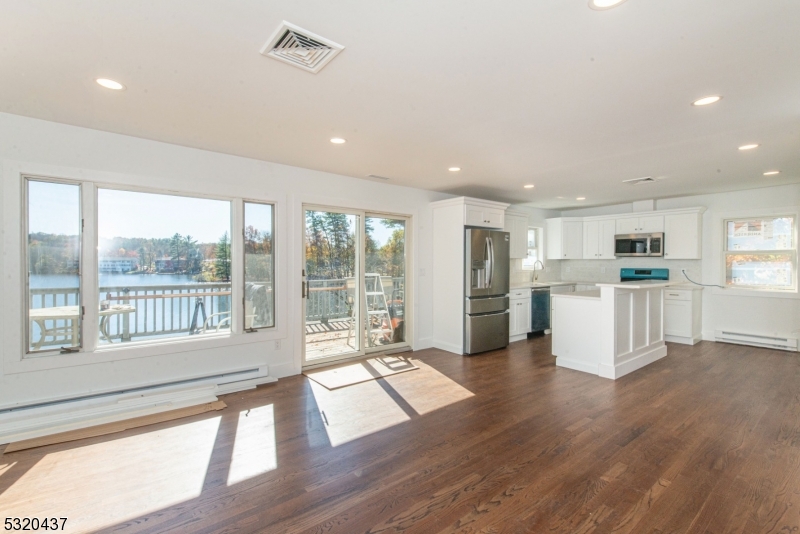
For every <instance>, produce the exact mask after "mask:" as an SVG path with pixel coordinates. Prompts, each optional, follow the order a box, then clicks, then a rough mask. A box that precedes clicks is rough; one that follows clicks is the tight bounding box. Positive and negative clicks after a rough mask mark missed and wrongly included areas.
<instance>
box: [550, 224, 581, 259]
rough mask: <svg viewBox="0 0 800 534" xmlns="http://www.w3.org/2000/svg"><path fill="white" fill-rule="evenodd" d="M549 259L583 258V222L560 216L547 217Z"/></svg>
mask: <svg viewBox="0 0 800 534" xmlns="http://www.w3.org/2000/svg"><path fill="white" fill-rule="evenodd" d="M545 224H546V227H547V240H546V245H547V259H548V260H580V259H582V258H583V222H582V221H581V220H574V219H567V218H564V217H559V218H557V219H547V220H546V221H545Z"/></svg>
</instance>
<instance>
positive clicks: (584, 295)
mask: <svg viewBox="0 0 800 534" xmlns="http://www.w3.org/2000/svg"><path fill="white" fill-rule="evenodd" d="M550 298H564V299H599V298H600V290H599V289H589V290H587V291H576V292H574V293H559V294H557V295H551V297H550Z"/></svg>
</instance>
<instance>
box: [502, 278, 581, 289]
mask: <svg viewBox="0 0 800 534" xmlns="http://www.w3.org/2000/svg"><path fill="white" fill-rule="evenodd" d="M596 283H597V282H565V281H562V280H559V281H557V282H520V283H516V284H511V287H510V289H533V288H537V287H552V286H574V285H578V284H579V285H587V286H591V285H594V284H596Z"/></svg>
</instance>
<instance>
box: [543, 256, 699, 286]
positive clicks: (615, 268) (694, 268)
mask: <svg viewBox="0 0 800 534" xmlns="http://www.w3.org/2000/svg"><path fill="white" fill-rule="evenodd" d="M551 263H553V262H551ZM558 263H560V264H561V265H560V267H561V279H562V280H569V281H572V280H574V281H576V282H619V270H620V269H621V268H623V267H641V268H643V269H648V268H658V269H669V279H670V281H676V282H677V281H684V282H687V280H686V278H685V277H684V276H683V274H682V273H681V269H686V274H688V275H689V277H690V278H691V279H692V280H696V281H699V280H700V279H701V278H702V276H701V271H702V261H701V260H665V259H662V258H618V259H615V260H560V261H559V262H558ZM603 270H605V272H603Z"/></svg>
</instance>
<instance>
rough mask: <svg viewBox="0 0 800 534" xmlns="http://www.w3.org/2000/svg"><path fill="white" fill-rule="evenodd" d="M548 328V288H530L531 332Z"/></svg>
mask: <svg viewBox="0 0 800 534" xmlns="http://www.w3.org/2000/svg"><path fill="white" fill-rule="evenodd" d="M549 329H550V288H549V287H542V288H536V289H531V332H544V331H545V330H549Z"/></svg>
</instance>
